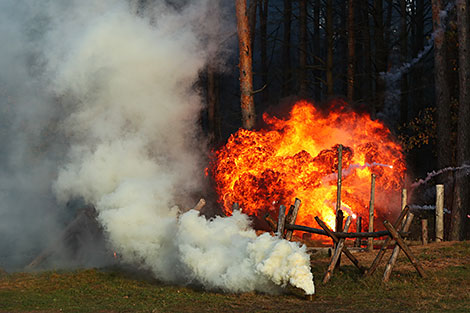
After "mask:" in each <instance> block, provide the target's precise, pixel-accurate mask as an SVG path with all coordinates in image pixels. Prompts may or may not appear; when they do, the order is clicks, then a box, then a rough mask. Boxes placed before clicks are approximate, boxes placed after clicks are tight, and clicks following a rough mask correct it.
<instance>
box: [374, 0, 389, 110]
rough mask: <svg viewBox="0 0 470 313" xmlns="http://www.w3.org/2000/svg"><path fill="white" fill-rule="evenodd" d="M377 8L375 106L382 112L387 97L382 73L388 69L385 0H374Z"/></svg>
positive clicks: (375, 8) (375, 30)
mask: <svg viewBox="0 0 470 313" xmlns="http://www.w3.org/2000/svg"><path fill="white" fill-rule="evenodd" d="M374 10H375V16H374V17H375V29H374V41H375V107H376V111H378V112H380V111H381V110H382V108H383V105H384V99H385V81H384V79H383V77H382V75H380V73H383V72H385V70H386V66H387V64H386V61H385V59H386V51H385V43H384V21H383V0H374Z"/></svg>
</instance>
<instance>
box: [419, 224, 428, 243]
mask: <svg viewBox="0 0 470 313" xmlns="http://www.w3.org/2000/svg"><path fill="white" fill-rule="evenodd" d="M421 239H422V241H423V245H424V246H425V245H427V244H428V220H427V219H425V218H423V219H422V220H421Z"/></svg>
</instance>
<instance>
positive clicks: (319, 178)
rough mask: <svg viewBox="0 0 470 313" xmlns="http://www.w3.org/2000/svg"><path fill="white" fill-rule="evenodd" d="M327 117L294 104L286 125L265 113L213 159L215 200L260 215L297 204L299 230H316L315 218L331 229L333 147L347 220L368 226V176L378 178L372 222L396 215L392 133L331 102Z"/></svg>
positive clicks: (400, 168) (397, 152)
mask: <svg viewBox="0 0 470 313" xmlns="http://www.w3.org/2000/svg"><path fill="white" fill-rule="evenodd" d="M333 106H335V107H336V109H334V110H332V111H331V112H330V113H328V114H327V115H325V114H323V113H322V112H320V111H319V110H318V109H316V108H315V107H314V105H313V104H311V103H308V102H307V101H299V102H297V103H296V104H295V105H294V106H293V108H292V109H291V112H290V114H289V117H288V118H287V119H281V118H277V117H275V116H270V115H268V114H264V115H263V120H264V121H265V123H266V124H267V129H262V130H259V131H249V130H244V129H240V130H239V131H238V132H237V133H235V134H233V135H232V136H231V137H230V138H229V140H228V142H227V144H226V145H225V146H223V147H222V148H220V149H219V150H218V151H217V152H216V153H215V159H214V162H213V165H212V174H213V176H214V179H215V184H216V190H217V193H218V195H219V202H220V203H221V205H222V206H223V209H224V211H225V212H226V213H228V214H230V212H231V207H232V204H233V203H234V202H238V203H239V204H240V207H241V208H243V212H245V213H247V214H250V215H254V216H257V217H262V216H263V215H264V213H265V212H271V214H272V215H274V216H276V215H277V213H275V212H276V211H277V209H278V206H279V204H285V205H286V206H289V205H290V204H292V203H293V202H294V199H295V197H298V198H300V199H301V200H302V205H301V209H300V211H299V215H298V217H297V222H296V223H297V224H301V225H306V226H311V227H316V222H315V220H314V217H315V216H318V217H320V218H321V219H322V220H324V221H325V222H326V223H327V224H328V225H329V226H330V227H333V226H334V224H335V206H336V181H337V168H338V145H339V144H342V145H343V162H342V168H343V175H342V176H343V177H342V178H343V183H342V193H341V200H342V203H341V206H342V209H343V210H344V213H345V215H346V216H348V215H351V216H353V217H355V216H362V217H363V220H364V221H366V220H368V206H369V198H370V179H371V174H372V173H374V174H375V175H376V177H377V178H376V206H375V207H376V213H375V214H376V216H379V217H380V215H382V216H384V215H387V214H389V213H390V212H391V211H396V210H399V207H400V204H399V198H397V197H395V195H396V194H399V192H398V191H399V190H400V188H401V186H402V184H403V176H404V172H405V163H404V157H403V153H402V148H401V147H400V146H399V145H398V144H397V143H396V142H394V141H393V139H392V136H391V133H390V131H389V130H388V129H387V128H386V127H385V126H384V125H383V124H382V123H380V122H379V121H373V120H371V119H370V117H369V116H368V115H367V114H360V113H355V112H347V110H346V109H345V108H346V103H344V102H341V101H338V100H337V101H335V102H334V103H333Z"/></svg>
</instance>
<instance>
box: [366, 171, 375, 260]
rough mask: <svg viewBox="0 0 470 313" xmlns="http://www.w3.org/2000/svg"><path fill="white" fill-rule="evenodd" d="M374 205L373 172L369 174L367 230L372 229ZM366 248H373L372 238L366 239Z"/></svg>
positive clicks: (370, 249)
mask: <svg viewBox="0 0 470 313" xmlns="http://www.w3.org/2000/svg"><path fill="white" fill-rule="evenodd" d="M374 205H375V174H371V176H370V201H369V232H370V233H371V232H373V231H374ZM367 248H368V250H369V251H372V250H374V239H373V237H370V238H369V239H368V243H367Z"/></svg>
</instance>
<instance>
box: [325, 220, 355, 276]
mask: <svg viewBox="0 0 470 313" xmlns="http://www.w3.org/2000/svg"><path fill="white" fill-rule="evenodd" d="M350 225H351V216H348V218H347V219H346V223H345V224H344V231H345V232H347V231H348V230H349V226H350ZM344 240H345V238H341V239H340V240H339V241H338V243H337V244H336V249H335V252H334V253H333V256H332V257H331V262H330V264H329V265H328V268H327V270H326V273H325V276H323V281H322V282H323V283H324V284H326V283H327V282H328V281H329V280H330V278H331V275H333V270H334V269H335V267H336V264H338V263H339V261H340V260H339V257H340V255H341V252H342V250H343V248H344Z"/></svg>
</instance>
